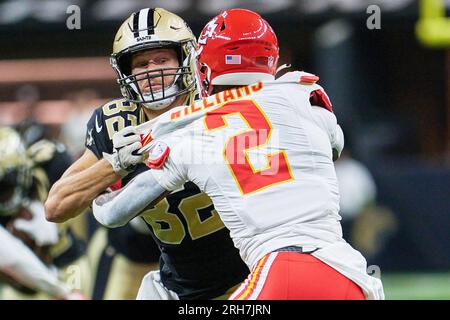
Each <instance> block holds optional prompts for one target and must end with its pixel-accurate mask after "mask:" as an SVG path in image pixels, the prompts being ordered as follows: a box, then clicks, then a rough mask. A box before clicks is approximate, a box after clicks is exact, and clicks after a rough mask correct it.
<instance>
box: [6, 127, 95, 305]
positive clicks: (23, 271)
mask: <svg viewBox="0 0 450 320" xmlns="http://www.w3.org/2000/svg"><path fill="white" fill-rule="evenodd" d="M70 164H71V158H70V156H69V155H68V153H67V152H66V151H65V149H64V146H62V145H58V144H56V143H55V142H52V141H49V140H45V139H40V140H39V141H37V142H35V143H34V144H33V145H31V146H30V147H28V149H26V148H25V145H24V143H23V141H22V139H21V137H20V136H19V134H18V132H16V131H15V130H13V129H12V128H9V127H0V228H1V232H2V237H1V238H2V240H1V246H0V247H1V248H2V250H1V253H0V256H2V257H1V258H0V260H1V261H0V262H1V263H0V265H1V266H0V275H3V276H5V275H6V279H9V280H8V283H9V284H10V286H6V285H3V286H0V287H1V290H0V300H2V299H45V298H50V297H57V298H67V297H69V295H70V287H72V289H76V290H77V291H78V292H83V293H84V294H85V295H87V294H88V293H89V292H90V287H91V283H90V276H91V274H90V270H89V265H88V262H87V258H86V256H85V249H86V247H85V243H84V242H83V241H82V240H80V239H78V238H77V237H76V236H75V235H74V234H73V233H72V231H71V228H70V226H69V225H68V224H67V223H65V224H61V225H55V224H52V223H49V222H47V221H46V220H45V217H44V203H43V202H44V200H45V198H46V196H47V192H48V189H49V186H50V185H51V184H52V183H53V182H54V181H55V180H57V179H58V178H59V177H60V176H61V174H62V173H63V172H64V170H65V169H67V168H68V166H69V165H70ZM7 230H8V231H9V232H8V231H7ZM18 239H20V240H21V241H17V240H18ZM24 245H26V246H27V247H28V249H29V250H31V251H32V252H33V253H34V255H33V254H31V252H30V251H29V250H28V249H27V248H26V247H25V246H24ZM37 258H39V259H37ZM50 266H51V267H52V268H54V269H55V270H58V272H57V273H54V272H52V271H51V270H50V269H48V268H49V267H50ZM58 278H59V279H58ZM18 284H19V285H18Z"/></svg>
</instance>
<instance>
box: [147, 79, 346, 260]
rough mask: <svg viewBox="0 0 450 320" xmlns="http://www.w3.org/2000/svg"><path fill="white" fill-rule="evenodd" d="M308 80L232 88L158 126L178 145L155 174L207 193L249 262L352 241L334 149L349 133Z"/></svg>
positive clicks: (157, 135)
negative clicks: (345, 226) (291, 249)
mask: <svg viewBox="0 0 450 320" xmlns="http://www.w3.org/2000/svg"><path fill="white" fill-rule="evenodd" d="M303 76H307V77H308V76H311V75H309V74H306V73H303V72H290V73H287V74H286V75H284V76H283V77H281V78H279V79H278V80H276V81H271V82H264V83H257V84H254V85H250V86H247V87H243V88H239V89H231V90H226V91H224V92H221V93H218V94H216V95H213V96H211V97H208V98H206V99H203V100H202V101H199V102H196V103H195V104H193V105H191V106H183V107H180V108H176V109H173V110H171V111H169V112H168V113H166V114H164V115H163V116H162V117H160V118H159V119H158V121H157V122H156V123H153V132H152V135H153V138H154V139H155V140H156V141H158V140H159V141H163V142H164V143H166V144H167V145H168V146H169V148H170V155H169V156H168V158H167V160H166V162H165V164H164V166H163V167H161V169H160V170H151V171H152V172H153V176H154V177H155V178H156V180H157V181H158V182H159V184H160V185H161V186H162V187H164V188H166V189H167V190H174V189H177V188H179V187H180V186H181V185H182V184H183V183H184V182H185V181H187V180H189V181H192V182H194V183H195V184H197V185H198V186H199V187H200V189H201V190H202V191H204V192H205V193H207V194H208V196H210V197H211V199H212V200H213V202H214V205H215V208H216V210H217V211H218V212H219V214H220V216H221V218H222V221H223V222H224V224H225V226H226V227H227V228H228V229H229V230H230V235H231V237H232V239H233V241H234V243H235V245H236V247H237V248H238V249H239V250H240V252H241V256H242V258H243V260H244V261H245V262H246V263H247V264H248V265H249V267H252V266H253V265H254V264H255V263H256V262H257V261H258V260H259V259H260V258H261V257H262V256H264V255H265V254H267V253H269V252H272V251H274V250H276V249H279V248H282V247H285V246H294V245H295V246H303V247H304V248H306V249H308V248H310V249H311V250H313V249H315V248H321V247H324V246H326V245H327V244H330V243H334V242H336V241H341V240H342V230H341V226H340V223H339V220H340V216H339V214H338V211H339V191H338V182H337V179H336V173H335V170H334V165H333V159H332V158H333V155H332V148H336V149H339V152H340V151H341V150H342V147H343V135H342V131H341V130H340V128H339V126H338V125H337V121H336V117H335V115H334V114H333V113H332V112H331V111H329V110H327V109H326V108H323V107H317V106H312V105H311V103H310V95H311V93H312V92H313V91H315V90H321V87H320V86H318V85H317V84H315V83H314V81H311V82H310V83H304V82H301V81H300V78H301V77H303ZM322 92H323V91H322ZM175 127H176V128H177V130H174V131H172V129H171V128H175ZM158 130H159V131H158Z"/></svg>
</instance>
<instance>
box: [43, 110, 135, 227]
mask: <svg viewBox="0 0 450 320" xmlns="http://www.w3.org/2000/svg"><path fill="white" fill-rule="evenodd" d="M102 110H103V108H99V109H97V110H96V111H94V113H93V114H92V116H91V119H90V120H89V121H88V124H87V135H86V137H87V139H86V151H85V153H84V154H83V155H82V156H81V158H80V159H78V160H77V161H76V162H75V163H74V164H73V165H72V166H70V167H69V169H67V171H66V172H65V173H64V174H63V176H62V178H61V179H60V180H59V181H57V182H56V183H55V184H54V185H53V186H52V188H51V189H50V193H49V196H48V199H47V201H46V203H45V211H46V218H47V219H48V220H50V221H53V222H64V221H66V220H68V219H70V218H73V217H76V216H78V215H79V214H81V213H83V212H84V211H85V210H86V209H87V208H88V206H89V205H90V204H91V202H92V200H93V199H94V198H95V197H96V196H98V195H99V194H100V193H102V192H103V191H105V190H106V189H107V188H108V187H109V186H111V185H113V184H114V183H115V182H116V181H118V180H120V179H121V178H122V177H123V176H125V175H126V174H127V169H128V168H130V167H132V166H134V165H136V164H137V163H139V162H140V161H141V160H142V155H138V154H136V153H135V151H137V150H139V149H140V147H142V144H141V142H140V139H141V138H140V135H139V134H138V133H137V132H136V129H135V128H134V127H126V128H124V129H122V130H121V131H119V132H117V133H115V134H114V135H113V136H112V137H110V134H111V133H110V132H109V131H108V130H107V125H106V124H105V122H104V119H103V111H102ZM99 122H100V123H102V125H99ZM102 128H103V129H102ZM111 138H112V141H111Z"/></svg>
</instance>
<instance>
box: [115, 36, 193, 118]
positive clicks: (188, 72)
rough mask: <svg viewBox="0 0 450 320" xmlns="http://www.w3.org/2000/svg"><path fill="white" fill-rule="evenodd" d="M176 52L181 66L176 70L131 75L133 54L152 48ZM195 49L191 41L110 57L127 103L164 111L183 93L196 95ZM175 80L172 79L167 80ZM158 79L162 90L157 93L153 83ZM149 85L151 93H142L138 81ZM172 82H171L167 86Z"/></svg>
mask: <svg viewBox="0 0 450 320" xmlns="http://www.w3.org/2000/svg"><path fill="white" fill-rule="evenodd" d="M160 48H167V49H174V50H175V51H176V53H177V57H178V61H179V66H178V67H176V68H161V69H153V70H146V71H143V72H139V73H136V74H131V67H130V66H131V56H132V54H134V53H137V52H140V51H144V50H151V49H160ZM195 59H196V57H195V47H194V44H193V43H192V42H191V41H187V42H184V43H181V44H177V43H170V42H164V43H160V44H159V46H155V45H154V44H152V45H151V46H141V47H140V48H139V49H138V50H132V48H130V50H129V51H128V52H124V53H122V54H121V55H116V56H113V57H111V64H112V66H113V68H114V70H116V72H117V74H118V80H117V82H118V84H119V86H120V89H121V92H122V95H124V97H126V98H127V100H129V101H131V102H135V103H141V104H143V105H144V106H145V107H146V108H149V109H152V110H161V109H164V108H167V107H168V106H169V105H170V104H172V103H173V102H174V101H175V99H176V98H177V97H179V96H181V95H184V94H192V93H196V89H197V81H198V80H197V78H196V76H195V74H196V60H195ZM171 77H173V80H168V78H171ZM155 79H157V80H159V81H157V82H158V83H161V90H158V91H154V90H153V89H152V86H151V82H152V80H153V81H154V80H155ZM141 81H147V82H148V88H149V91H148V92H143V91H142V90H141V88H140V87H139V82H141ZM169 81H170V83H168V82H169Z"/></svg>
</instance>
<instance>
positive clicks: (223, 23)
mask: <svg viewBox="0 0 450 320" xmlns="http://www.w3.org/2000/svg"><path fill="white" fill-rule="evenodd" d="M223 30H225V21H222V25H221V26H220V31H223Z"/></svg>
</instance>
